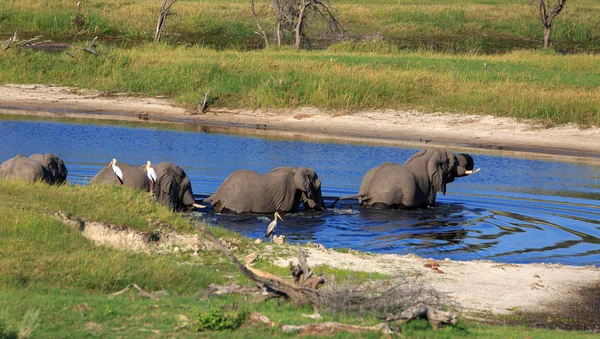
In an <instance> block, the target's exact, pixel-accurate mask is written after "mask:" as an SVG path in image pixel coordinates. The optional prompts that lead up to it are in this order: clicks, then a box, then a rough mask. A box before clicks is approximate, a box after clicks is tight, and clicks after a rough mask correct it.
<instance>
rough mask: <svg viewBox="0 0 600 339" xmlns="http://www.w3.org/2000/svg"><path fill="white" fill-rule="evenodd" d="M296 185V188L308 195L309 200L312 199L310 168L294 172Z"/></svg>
mask: <svg viewBox="0 0 600 339" xmlns="http://www.w3.org/2000/svg"><path fill="white" fill-rule="evenodd" d="M294 184H295V185H296V188H297V189H299V190H301V191H302V192H304V193H305V194H306V197H307V198H308V199H312V198H313V196H312V189H311V187H310V186H311V176H310V171H309V170H308V168H298V169H296V170H295V171H294Z"/></svg>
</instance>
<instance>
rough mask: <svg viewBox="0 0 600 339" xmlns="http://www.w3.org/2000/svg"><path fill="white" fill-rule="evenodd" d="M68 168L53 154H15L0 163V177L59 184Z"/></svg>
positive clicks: (65, 175)
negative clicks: (28, 155)
mask: <svg viewBox="0 0 600 339" xmlns="http://www.w3.org/2000/svg"><path fill="white" fill-rule="evenodd" d="M67 174H68V170H67V167H66V166H65V164H64V162H63V161H62V159H60V158H59V157H57V156H56V155H54V154H50V153H47V154H45V155H42V154H37V153H36V154H32V155H31V156H30V157H29V158H27V157H25V156H23V155H22V154H17V155H16V156H15V157H14V158H11V159H8V160H6V161H5V162H3V163H2V165H0V179H4V180H13V179H22V180H25V181H28V182H36V181H42V182H45V183H47V184H50V185H61V184H63V183H64V182H65V181H66V180H67Z"/></svg>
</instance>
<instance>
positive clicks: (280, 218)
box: [275, 212, 283, 221]
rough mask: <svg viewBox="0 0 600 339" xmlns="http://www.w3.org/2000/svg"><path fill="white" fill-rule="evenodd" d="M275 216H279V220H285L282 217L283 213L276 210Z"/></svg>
mask: <svg viewBox="0 0 600 339" xmlns="http://www.w3.org/2000/svg"><path fill="white" fill-rule="evenodd" d="M275 217H276V218H279V220H281V221H283V218H282V217H281V215H279V213H278V212H275Z"/></svg>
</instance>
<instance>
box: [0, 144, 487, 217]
mask: <svg viewBox="0 0 600 339" xmlns="http://www.w3.org/2000/svg"><path fill="white" fill-rule="evenodd" d="M111 165H114V166H112V167H111ZM473 166H474V162H473V158H472V157H471V156H470V155H469V154H464V153H461V154H454V153H452V152H450V151H446V150H436V149H427V150H422V151H419V152H417V153H416V154H414V155H413V156H411V157H410V158H409V159H408V160H406V162H405V163H404V164H403V165H400V164H397V163H393V162H386V163H383V164H381V165H379V166H377V167H374V168H372V169H371V170H369V171H368V172H367V173H366V174H365V175H364V177H363V180H362V183H361V185H360V189H359V192H358V194H356V195H352V196H347V197H341V198H339V199H349V198H356V199H358V201H359V203H360V206H361V207H365V208H416V207H425V206H432V205H434V204H435V199H436V195H437V193H438V192H441V193H444V194H445V193H446V184H448V183H450V182H452V181H454V178H457V177H462V176H466V175H469V174H473V173H476V172H477V171H478V170H479V169H477V170H473ZM152 169H154V172H155V173H156V174H155V176H154V175H152V176H151V175H149V169H148V166H139V167H136V166H132V165H128V164H125V163H122V162H116V160H113V162H111V164H109V166H107V167H105V168H103V169H102V170H101V171H100V172H98V173H97V174H96V175H95V176H94V178H92V180H91V181H90V184H117V185H125V186H130V187H133V188H136V189H139V190H143V191H146V192H149V191H152V194H153V195H154V196H155V197H156V199H157V200H158V201H159V202H160V203H162V204H163V205H165V206H169V207H170V208H172V209H174V210H177V211H179V210H188V209H193V208H201V207H203V206H201V205H199V204H198V203H197V202H196V201H195V200H194V197H193V193H192V185H191V183H190V180H189V179H188V177H187V175H186V174H185V171H184V170H183V169H182V168H181V167H179V166H177V165H175V164H173V163H169V162H163V163H159V164H156V165H153V166H152ZM67 172H68V171H67V168H66V166H65V164H64V162H63V161H62V160H61V159H60V158H59V157H57V156H56V155H53V154H46V155H42V154H33V155H31V156H30V157H29V158H27V157H25V156H23V155H17V156H15V157H14V158H12V159H9V160H7V161H5V162H3V163H2V164H1V165H0V179H2V180H10V179H22V180H26V181H30V182H35V181H43V182H46V183H48V184H50V185H60V184H62V183H64V182H65V181H66V178H67ZM153 174H154V173H153ZM203 202H205V203H210V204H211V205H212V206H213V207H214V210H215V211H216V212H233V213H243V212H252V213H274V212H293V211H295V210H297V209H298V208H299V207H300V204H302V205H303V206H304V208H305V209H307V210H317V211H318V210H323V209H325V203H324V201H323V196H322V194H321V181H320V179H319V177H318V176H317V173H316V172H315V171H314V169H312V168H306V167H300V168H296V167H277V168H275V169H273V170H272V171H270V172H269V173H266V174H259V173H256V172H254V171H251V170H237V171H235V172H233V173H232V174H230V175H229V176H228V177H227V178H226V179H225V181H223V183H222V184H221V185H220V186H219V188H218V189H217V191H216V192H215V193H214V194H212V195H211V196H209V197H208V198H206V199H204V201H203Z"/></svg>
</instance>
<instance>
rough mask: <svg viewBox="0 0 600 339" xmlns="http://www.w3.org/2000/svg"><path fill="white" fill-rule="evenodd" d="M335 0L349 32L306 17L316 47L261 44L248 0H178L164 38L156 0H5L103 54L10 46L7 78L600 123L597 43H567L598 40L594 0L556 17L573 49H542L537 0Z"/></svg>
mask: <svg viewBox="0 0 600 339" xmlns="http://www.w3.org/2000/svg"><path fill="white" fill-rule="evenodd" d="M269 3H271V2H270V1H267V0H264V1H257V9H258V13H259V16H260V18H261V21H262V25H263V27H264V28H265V30H266V31H267V32H269V34H270V32H272V31H273V25H274V21H273V18H272V16H271V15H270V14H269V11H268V10H267V9H266V7H265V6H266V5H267V4H269ZM334 5H335V8H337V9H338V12H336V13H337V14H338V16H339V19H340V21H341V22H342V23H343V24H344V26H345V27H346V29H347V34H346V35H345V37H344V38H342V39H341V40H335V41H333V40H330V39H326V38H322V37H323V35H322V34H320V31H321V30H322V28H323V27H321V26H320V25H319V24H313V25H309V31H308V33H309V35H312V37H313V38H312V40H311V41H313V43H314V46H313V47H316V48H317V49H319V50H318V51H306V50H304V51H295V50H292V49H290V48H288V47H286V48H283V49H280V50H275V49H269V50H263V49H262V47H263V46H262V44H263V42H262V39H261V38H260V37H259V36H258V35H257V34H255V31H256V25H255V23H254V21H253V18H252V15H251V12H250V10H249V4H248V2H247V1H241V0H225V1H218V2H217V1H214V0H197V1H185V2H178V3H176V4H175V5H174V7H173V11H174V14H173V15H171V16H169V18H168V20H167V26H166V27H165V32H164V37H165V39H164V40H163V42H162V43H161V44H159V45H156V44H154V43H152V37H153V31H154V28H155V27H154V26H155V24H156V11H157V7H158V5H157V4H156V3H155V2H153V1H148V0H134V1H128V2H121V1H116V0H108V1H104V2H100V3H94V2H92V3H85V2H84V3H83V10H82V19H81V20H79V21H77V20H75V17H76V7H75V5H74V3H72V2H71V1H67V0H58V1H53V2H51V3H47V2H39V1H33V0H23V1H21V0H19V1H17V0H9V1H5V2H2V4H0V27H1V28H2V30H1V31H0V37H2V38H4V39H7V38H8V37H10V36H11V34H12V32H18V34H19V37H20V38H21V39H25V38H29V37H32V36H35V35H41V36H43V37H44V39H52V40H54V41H56V42H68V43H73V44H74V45H76V46H80V47H83V46H87V44H88V43H89V41H90V40H91V39H92V37H95V36H98V37H99V43H100V45H99V47H97V50H98V51H99V53H100V56H98V57H95V56H93V55H90V54H87V53H84V52H83V51H81V50H80V49H70V50H69V51H68V52H69V53H70V54H71V55H72V56H69V55H67V54H65V53H63V52H58V53H47V52H36V51H33V50H31V49H20V50H15V49H9V50H7V51H2V52H0V55H1V58H0V82H2V83H54V84H57V85H69V86H76V87H81V88H93V89H98V90H117V91H125V92H130V93H132V94H143V95H166V96H170V97H173V98H174V99H176V100H177V101H178V102H179V103H180V104H183V105H185V106H187V107H189V108H195V107H196V106H197V105H198V102H199V101H200V100H201V98H202V95H203V94H204V93H206V92H208V91H210V92H211V102H210V105H209V107H213V108H215V107H229V108H265V109H272V108H295V107H300V106H312V107H317V108H321V109H326V110H333V111H337V113H343V114H348V113H352V112H353V111H357V110H372V109H417V110H423V111H430V112H433V111H442V112H464V113H472V114H490V115H494V116H509V117H516V118H523V119H537V120H540V121H542V122H544V123H546V124H547V125H553V124H562V123H569V122H573V123H576V124H579V125H582V126H598V125H600V100H599V99H600V93H599V92H598V90H597V89H598V86H599V85H600V80H599V79H600V78H599V77H598V76H597V73H598V71H599V69H598V65H599V64H600V56H599V55H598V54H594V53H578V54H574V55H571V54H570V53H571V52H581V51H588V52H589V51H592V52H594V51H597V50H598V48H599V47H598V46H600V44H599V42H600V30H599V29H598V27H600V17H599V16H597V15H595V14H594V13H597V12H598V10H600V3H598V2H597V1H594V0H582V1H578V2H577V3H573V4H571V3H569V4H567V5H566V6H565V9H564V11H563V13H561V15H560V16H559V17H557V18H556V19H555V25H554V35H553V41H554V45H553V46H554V49H555V50H560V51H567V52H569V54H568V55H563V54H561V53H557V52H554V51H550V52H545V51H541V50H540V47H541V40H542V39H541V38H542V29H541V27H540V26H541V24H540V23H539V17H538V12H537V6H535V4H534V3H533V2H527V1H522V2H515V1H511V0H494V1H485V2H483V1H476V0H453V1H427V0H425V1H424V0H405V1H400V2H397V1H384V0H378V1H370V2H369V3H368V4H365V3H363V2H359V1H354V0H340V1H334ZM42 6H43V8H42ZM263 18H264V19H263ZM310 29H312V30H313V31H310ZM315 33H317V34H315ZM286 43H287V42H286ZM184 45H187V46H188V47H190V48H185V47H183V46H184ZM497 52H502V53H497Z"/></svg>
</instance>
